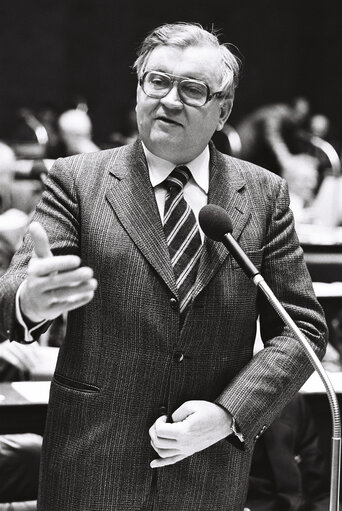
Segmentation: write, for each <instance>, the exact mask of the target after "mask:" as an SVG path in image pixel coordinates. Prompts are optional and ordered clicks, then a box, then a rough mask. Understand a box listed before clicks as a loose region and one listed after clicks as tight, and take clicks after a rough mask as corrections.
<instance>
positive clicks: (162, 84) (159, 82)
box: [147, 73, 170, 89]
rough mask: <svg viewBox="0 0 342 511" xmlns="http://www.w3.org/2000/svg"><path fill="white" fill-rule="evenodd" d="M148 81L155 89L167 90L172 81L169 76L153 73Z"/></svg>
mask: <svg viewBox="0 0 342 511" xmlns="http://www.w3.org/2000/svg"><path fill="white" fill-rule="evenodd" d="M147 79H148V82H149V83H150V84H151V85H152V86H153V87H154V88H155V89H166V88H168V87H169V86H170V79H169V78H168V77H167V76H163V75H159V74H157V73H151V74H150V75H148V77H147Z"/></svg>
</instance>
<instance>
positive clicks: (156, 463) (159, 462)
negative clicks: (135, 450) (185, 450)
mask: <svg viewBox="0 0 342 511" xmlns="http://www.w3.org/2000/svg"><path fill="white" fill-rule="evenodd" d="M186 457H187V456H186V455H184V454H180V455H177V456H172V457H171V458H157V459H155V460H152V461H151V463H150V467H151V468H160V467H166V466H167V465H174V464H175V463H178V461H182V460H184V458H186Z"/></svg>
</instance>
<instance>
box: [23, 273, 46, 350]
mask: <svg viewBox="0 0 342 511" xmlns="http://www.w3.org/2000/svg"><path fill="white" fill-rule="evenodd" d="M23 284H24V282H22V283H21V284H20V286H19V287H18V290H17V294H16V295H15V315H16V318H17V321H18V323H20V325H21V326H22V327H23V329H24V334H25V335H24V339H25V342H32V341H34V340H35V339H34V337H33V335H32V334H33V333H34V332H35V331H36V330H38V328H40V327H41V326H42V325H44V324H45V323H47V322H48V320H47V319H44V320H43V321H41V322H40V323H36V324H35V325H34V326H33V327H31V328H29V327H28V326H27V324H26V323H25V320H24V318H23V315H22V312H21V309H20V303H19V298H20V291H21V288H22V286H23Z"/></svg>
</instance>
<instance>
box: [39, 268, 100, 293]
mask: <svg viewBox="0 0 342 511" xmlns="http://www.w3.org/2000/svg"><path fill="white" fill-rule="evenodd" d="M93 275H94V272H93V270H92V269H91V268H89V267H88V266H82V267H81V268H77V269H76V270H72V271H64V272H60V273H58V274H56V275H53V276H52V277H51V278H50V281H49V288H50V289H55V288H60V287H67V286H68V287H72V286H76V285H80V284H82V283H85V282H89V281H90V280H91V279H92V277H93Z"/></svg>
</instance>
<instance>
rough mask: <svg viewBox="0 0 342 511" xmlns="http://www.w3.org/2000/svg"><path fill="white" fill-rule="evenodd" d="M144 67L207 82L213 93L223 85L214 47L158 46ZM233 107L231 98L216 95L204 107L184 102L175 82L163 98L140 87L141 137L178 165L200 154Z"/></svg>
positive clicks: (139, 121)
mask: <svg viewBox="0 0 342 511" xmlns="http://www.w3.org/2000/svg"><path fill="white" fill-rule="evenodd" d="M145 71H161V72H164V73H169V74H173V75H177V76H182V77H184V78H193V79H195V80H200V81H202V82H205V83H206V84H207V85H208V86H209V89H210V93H211V94H212V93H214V92H218V91H219V90H221V89H220V87H221V75H220V58H219V55H218V52H217V51H216V50H215V49H214V48H210V47H206V46H190V47H188V48H185V49H181V48H175V47H172V46H159V47H157V48H155V49H154V50H153V51H152V53H151V54H150V56H149V57H148V60H147V62H146V66H145ZM230 109H231V101H228V100H224V99H217V98H213V99H212V100H211V101H208V102H207V103H206V104H205V105H204V106H202V107H194V106H189V105H185V104H183V103H182V101H181V99H180V98H179V95H178V92H177V85H176V84H174V86H173V88H172V89H171V90H170V92H169V93H168V94H167V95H166V96H165V97H164V98H160V99H154V98H150V97H148V96H147V95H146V94H145V93H144V91H143V90H142V88H141V87H140V85H138V88H137V106H136V112H137V123H138V130H139V133H140V136H141V139H142V141H143V142H144V144H145V145H146V147H147V148H148V149H149V150H150V151H151V152H152V153H153V154H155V155H156V156H159V157H160V158H163V159H165V160H168V161H171V162H172V163H174V164H176V165H178V164H180V163H187V162H189V161H191V160H193V159H194V158H195V157H196V156H198V155H199V154H200V153H201V152H202V151H203V149H204V148H205V146H206V145H207V143H208V142H209V140H210V138H211V136H212V135H213V133H214V131H215V130H219V129H222V127H223V125H224V123H225V121H226V120H227V118H228V115H229V113H230Z"/></svg>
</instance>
